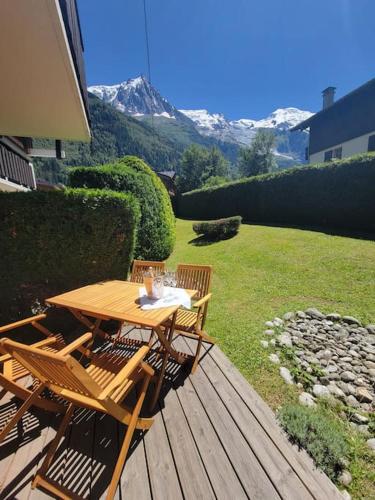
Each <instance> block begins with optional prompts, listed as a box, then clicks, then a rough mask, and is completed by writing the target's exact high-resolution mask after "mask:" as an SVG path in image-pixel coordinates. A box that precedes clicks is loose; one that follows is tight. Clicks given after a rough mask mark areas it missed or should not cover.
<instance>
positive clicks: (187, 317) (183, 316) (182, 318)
mask: <svg viewBox="0 0 375 500" xmlns="http://www.w3.org/2000/svg"><path fill="white" fill-rule="evenodd" d="M197 320H198V313H196V312H195V311H189V310H187V309H179V310H178V311H177V316H176V323H175V329H176V330H183V331H186V332H190V331H191V332H194V329H195V325H196V323H197ZM170 323H171V321H168V322H167V323H166V324H167V325H168V326H169V325H170Z"/></svg>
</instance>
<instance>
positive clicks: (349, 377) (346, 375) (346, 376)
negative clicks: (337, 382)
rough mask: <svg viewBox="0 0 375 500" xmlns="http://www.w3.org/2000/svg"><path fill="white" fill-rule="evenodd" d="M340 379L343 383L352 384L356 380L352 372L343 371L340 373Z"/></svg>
mask: <svg viewBox="0 0 375 500" xmlns="http://www.w3.org/2000/svg"><path fill="white" fill-rule="evenodd" d="M341 379H342V380H343V381H344V382H353V381H354V380H355V379H356V376H355V375H354V373H352V372H349V371H345V372H342V374H341Z"/></svg>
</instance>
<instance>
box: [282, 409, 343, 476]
mask: <svg viewBox="0 0 375 500" xmlns="http://www.w3.org/2000/svg"><path fill="white" fill-rule="evenodd" d="M278 418H279V420H280V422H281V425H282V427H283V429H284V430H285V431H286V432H287V433H288V435H289V437H290V439H291V441H292V442H293V443H295V444H297V445H298V446H300V447H302V448H304V449H305V450H306V451H307V452H308V453H309V455H310V456H311V457H312V458H313V459H314V462H315V464H316V465H317V467H320V468H321V469H322V470H323V471H324V472H325V473H326V474H327V476H329V477H330V478H331V479H333V480H335V479H337V478H338V476H339V475H340V473H341V472H342V469H343V459H345V458H348V455H349V444H348V441H347V438H346V435H345V432H344V430H343V428H342V426H341V425H340V424H339V422H337V421H336V420H335V419H334V418H333V417H328V416H327V415H326V414H325V413H324V412H323V411H322V410H319V409H312V408H305V407H303V406H300V405H285V406H284V407H283V408H282V409H281V410H280V412H279V414H278Z"/></svg>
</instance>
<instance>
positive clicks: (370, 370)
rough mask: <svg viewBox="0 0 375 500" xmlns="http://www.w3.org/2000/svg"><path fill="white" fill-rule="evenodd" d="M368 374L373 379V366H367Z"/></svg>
mask: <svg viewBox="0 0 375 500" xmlns="http://www.w3.org/2000/svg"><path fill="white" fill-rule="evenodd" d="M368 374H369V376H370V377H372V378H374V379H375V368H369V369H368Z"/></svg>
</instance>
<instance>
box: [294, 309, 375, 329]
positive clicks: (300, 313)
mask: <svg viewBox="0 0 375 500" xmlns="http://www.w3.org/2000/svg"><path fill="white" fill-rule="evenodd" d="M297 316H298V317H299V318H301V319H304V318H306V314H305V313H304V312H303V311H297ZM369 326H371V325H369ZM370 333H371V332H370Z"/></svg>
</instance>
